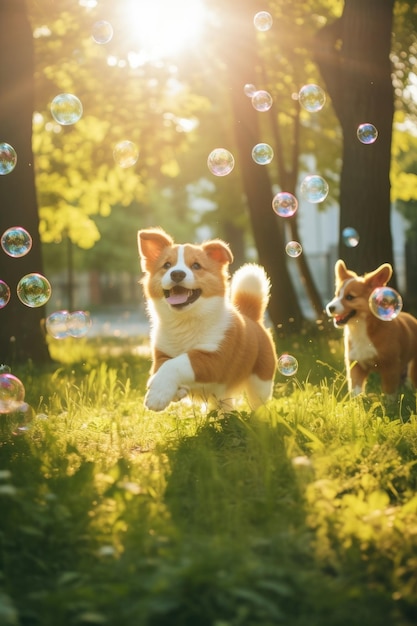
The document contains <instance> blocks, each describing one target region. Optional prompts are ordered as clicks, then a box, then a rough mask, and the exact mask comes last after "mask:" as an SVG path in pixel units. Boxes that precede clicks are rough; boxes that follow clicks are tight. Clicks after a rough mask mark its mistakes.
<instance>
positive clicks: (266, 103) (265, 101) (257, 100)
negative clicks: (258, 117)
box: [252, 89, 272, 112]
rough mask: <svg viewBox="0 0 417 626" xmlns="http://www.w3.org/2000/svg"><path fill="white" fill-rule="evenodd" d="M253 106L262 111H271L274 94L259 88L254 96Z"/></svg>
mask: <svg viewBox="0 0 417 626" xmlns="http://www.w3.org/2000/svg"><path fill="white" fill-rule="evenodd" d="M252 106H253V108H254V109H256V110H257V111H260V112H264V111H269V109H270V108H271V106H272V96H271V94H270V93H269V91H264V90H263V89H259V90H258V91H255V93H254V94H253V96H252Z"/></svg>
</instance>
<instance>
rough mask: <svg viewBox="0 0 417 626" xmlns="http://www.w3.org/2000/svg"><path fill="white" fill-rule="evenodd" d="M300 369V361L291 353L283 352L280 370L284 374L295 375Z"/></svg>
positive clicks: (279, 360) (280, 359)
mask: <svg viewBox="0 0 417 626" xmlns="http://www.w3.org/2000/svg"><path fill="white" fill-rule="evenodd" d="M297 370H298V361H297V359H296V358H295V356H292V355H291V354H281V356H280V357H279V359H278V371H279V372H280V373H281V374H283V375H284V376H294V374H296V373H297Z"/></svg>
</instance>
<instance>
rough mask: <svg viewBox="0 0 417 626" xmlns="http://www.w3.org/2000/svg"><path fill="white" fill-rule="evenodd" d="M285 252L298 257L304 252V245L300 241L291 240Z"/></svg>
mask: <svg viewBox="0 0 417 626" xmlns="http://www.w3.org/2000/svg"><path fill="white" fill-rule="evenodd" d="M285 252H286V253H287V254H288V256H290V257H291V258H293V259H296V258H297V257H298V256H300V254H302V252H303V247H302V245H301V243H300V242H299V241H289V242H288V243H287V245H286V246H285Z"/></svg>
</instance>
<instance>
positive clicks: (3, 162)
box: [0, 142, 17, 176]
mask: <svg viewBox="0 0 417 626" xmlns="http://www.w3.org/2000/svg"><path fill="white" fill-rule="evenodd" d="M16 163H17V154H16V150H15V149H14V148H13V146H11V145H10V144H8V143H5V142H1V143H0V175H1V176H5V175H6V174H10V172H12V171H13V170H14V168H15V167H16Z"/></svg>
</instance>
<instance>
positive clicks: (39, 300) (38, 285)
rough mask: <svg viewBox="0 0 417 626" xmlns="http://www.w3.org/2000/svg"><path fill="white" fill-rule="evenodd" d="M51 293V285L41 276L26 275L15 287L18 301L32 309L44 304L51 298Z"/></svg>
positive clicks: (34, 274) (35, 274)
mask: <svg viewBox="0 0 417 626" xmlns="http://www.w3.org/2000/svg"><path fill="white" fill-rule="evenodd" d="M51 292H52V289H51V284H50V282H49V280H48V279H47V278H45V276H42V274H37V273H31V274H26V276H23V278H21V279H20V280H19V283H18V285H17V296H18V298H19V300H20V301H21V302H22V304H25V305H26V306H28V307H30V308H32V309H34V308H37V307H40V306H43V305H44V304H46V303H47V302H48V300H49V298H50V297H51Z"/></svg>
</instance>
